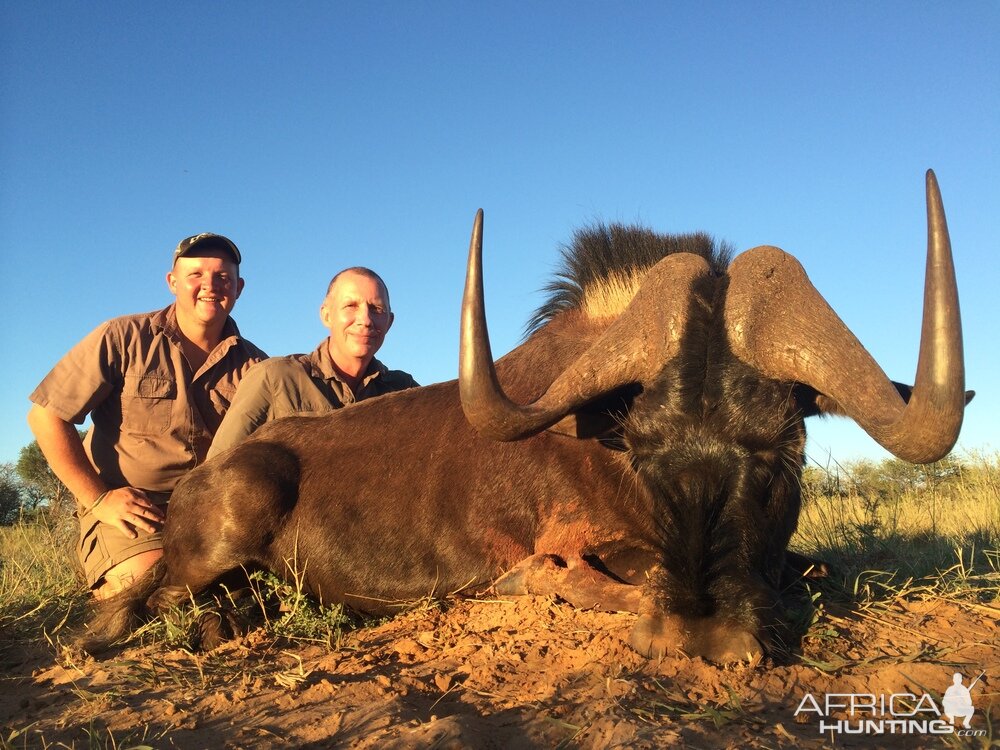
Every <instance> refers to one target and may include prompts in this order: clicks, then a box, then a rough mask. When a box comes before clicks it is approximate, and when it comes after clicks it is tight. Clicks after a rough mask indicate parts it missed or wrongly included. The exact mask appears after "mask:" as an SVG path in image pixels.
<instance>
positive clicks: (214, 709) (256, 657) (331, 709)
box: [0, 597, 1000, 749]
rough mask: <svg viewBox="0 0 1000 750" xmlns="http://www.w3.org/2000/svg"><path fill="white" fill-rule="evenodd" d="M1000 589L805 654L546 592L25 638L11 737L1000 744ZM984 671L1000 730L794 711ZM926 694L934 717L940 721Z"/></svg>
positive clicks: (829, 623)
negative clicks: (179, 645)
mask: <svg viewBox="0 0 1000 750" xmlns="http://www.w3.org/2000/svg"><path fill="white" fill-rule="evenodd" d="M996 606H997V603H994V606H983V605H968V604H959V603H956V602H952V601H948V600H942V599H935V600H932V601H929V602H916V603H906V602H899V603H897V604H895V605H893V606H891V607H889V608H888V609H885V610H874V611H872V610H869V611H853V612H852V611H849V610H845V611H838V612H836V613H833V612H829V611H821V612H820V613H819V619H818V621H817V622H816V623H815V624H814V625H813V626H812V627H811V628H810V630H809V634H808V635H807V636H806V638H805V639H804V640H803V643H802V648H801V651H800V652H799V653H798V654H796V655H795V656H794V657H793V659H792V660H791V662H790V663H786V664H774V663H771V662H769V661H765V662H763V663H761V664H756V665H748V664H742V665H735V666H729V667H717V666H714V665H711V664H708V663H706V662H704V661H702V660H701V659H693V660H692V659H687V658H684V657H682V656H678V657H677V658H667V659H664V660H662V661H658V662H651V661H646V660H645V659H643V658H641V657H640V656H639V655H638V654H636V653H635V652H633V651H632V650H631V649H629V648H628V646H627V645H626V644H625V640H624V639H625V638H626V636H627V634H628V631H629V629H630V627H631V625H632V623H633V622H634V615H627V614H609V613H601V612H593V611H580V610H575V609H573V608H571V607H569V606H567V605H564V604H560V603H556V602H553V601H552V600H549V599H545V598H537V597H522V598H519V599H517V600H514V601H472V600H457V601H449V602H446V603H444V604H441V605H432V606H429V607H427V608H424V609H421V610H415V611H410V612H407V613H404V614H402V615H399V616H397V617H395V618H394V619H392V620H389V621H388V622H385V623H384V624H382V625H379V626H377V627H370V628H364V629H360V630H357V631H354V632H351V633H349V634H348V635H347V636H346V637H345V638H344V640H343V642H342V643H341V645H340V647H339V648H337V649H334V650H331V649H330V648H328V647H327V646H326V645H311V644H302V643H292V644H289V643H288V642H284V643H282V642H280V641H276V640H275V639H274V638H273V637H272V636H270V635H268V634H266V633H265V632H264V631H262V630H257V631H253V632H251V633H250V634H249V635H246V636H244V637H242V638H240V639H237V640H235V641H232V642H230V643H227V644H226V645H224V646H222V647H220V648H219V649H217V650H216V651H214V652H211V653H207V654H192V653H189V652H187V651H184V650H169V649H167V648H165V647H164V646H162V645H150V646H142V647H133V648H128V649H126V650H124V651H120V652H117V653H114V654H112V655H110V656H109V657H106V658H105V659H103V660H100V661H95V660H93V659H90V658H89V657H86V658H84V657H80V656H74V655H73V653H72V652H71V651H70V650H62V651H59V650H58V649H56V648H53V647H50V646H48V645H46V644H44V642H42V643H40V644H37V645H34V646H29V647H25V646H23V645H22V646H20V647H16V648H15V647H12V646H10V645H8V648H6V649H4V650H3V655H2V662H0V670H2V671H3V673H4V677H5V678H4V680H3V694H2V697H0V727H2V728H3V729H2V737H0V748H7V747H53V746H57V747H58V746H67V747H77V748H87V747H115V748H118V749H122V748H127V747H135V746H138V745H147V746H150V747H155V748H169V747H178V748H270V747H302V748H310V747H314V748H325V747H358V748H425V747H427V748H430V747H433V748H536V747H542V748H549V747H551V748H555V747H567V748H572V747H581V748H612V747H620V748H663V747H692V748H744V747H751V748H785V747H788V748H791V747H806V748H808V747H879V748H882V747H886V748H889V747H901V748H902V747H905V748H919V747H942V746H952V747H989V746H990V745H989V742H990V740H989V739H988V737H989V736H991V735H992V736H998V737H1000V697H998V685H1000V673H998V672H1000V635H998V630H997V623H996V619H995V618H996V616H997V613H998V609H997V608H996ZM983 670H986V672H987V674H986V676H985V677H983V678H982V679H981V680H980V681H979V682H978V683H977V684H976V685H975V686H974V687H973V689H972V694H971V695H972V698H973V701H974V704H975V708H976V712H975V715H974V716H973V719H972V724H971V727H972V729H973V730H974V731H978V732H980V733H982V732H986V733H987V737H983V736H979V737H971V738H968V737H958V736H957V735H947V736H945V737H943V738H942V737H937V736H932V735H930V734H923V733H920V732H914V733H908V734H898V733H897V734H888V733H886V734H883V735H877V734H871V733H866V734H850V735H848V734H843V733H838V732H836V731H834V732H830V731H827V732H824V733H821V727H820V717H819V716H818V715H817V713H816V712H815V711H802V712H800V713H799V715H798V716H796V715H795V714H796V709H797V707H799V706H800V704H801V702H802V701H803V698H804V697H805V696H806V694H807V693H808V694H811V695H812V696H813V697H814V698H815V699H816V701H817V703H818V704H819V705H820V706H822V705H824V701H825V699H826V697H827V694H830V693H858V694H872V695H875V696H882V695H884V696H886V699H887V700H888V696H889V695H891V694H899V693H912V694H913V695H914V696H917V697H918V698H917V700H918V702H919V700H920V698H919V696H922V695H923V694H924V693H925V692H926V693H929V694H930V695H931V696H932V698H933V700H935V701H937V705H938V706H940V705H941V703H940V697H941V694H942V693H943V692H944V690H945V689H946V688H947V687H948V686H949V685H951V683H952V675H953V674H954V673H955V672H956V671H957V672H960V673H962V674H964V676H965V678H966V679H965V684H968V683H969V681H970V680H972V679H973V678H975V676H976V675H978V674H979V673H980V672H982V671H983ZM900 705H902V704H900ZM908 705H910V706H911V707H912V706H913V702H912V700H911V701H910V702H909V704H908ZM923 705H924V709H923V710H920V711H918V712H917V713H916V714H915V718H918V719H937V718H938V717H937V716H936V715H935V714H933V713H932V712H929V709H928V708H927V704H926V702H925V703H924V704H923ZM845 717H846V714H843V713H841V714H838V715H831V716H829V717H827V719H826V720H827V721H828V722H831V723H836V722H837V721H838V719H839V718H845ZM858 718H862V717H860V716H858V715H856V716H855V717H854V724H856V723H857V719H858ZM864 718H872V717H871V715H868V716H866V717H864ZM881 718H884V717H881ZM854 724H852V725H851V726H854ZM838 726H839V725H838ZM109 730H110V734H109ZM12 733H13V734H14V735H15V736H13V737H12ZM5 741H6V742H7V743H8V744H4V742H5ZM60 743H61V745H60ZM998 746H1000V742H998Z"/></svg>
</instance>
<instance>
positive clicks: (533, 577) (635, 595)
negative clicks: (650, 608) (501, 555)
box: [493, 554, 641, 612]
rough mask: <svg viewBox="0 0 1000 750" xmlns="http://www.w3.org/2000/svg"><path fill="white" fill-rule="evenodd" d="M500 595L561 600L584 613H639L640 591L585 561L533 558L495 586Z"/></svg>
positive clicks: (549, 557) (571, 558)
mask: <svg viewBox="0 0 1000 750" xmlns="http://www.w3.org/2000/svg"><path fill="white" fill-rule="evenodd" d="M493 588H494V590H495V591H496V592H497V593H498V594H503V595H508V596H518V595H523V594H535V595H538V596H557V597H559V598H560V599H563V600H565V601H567V602H569V603H570V604H572V605H573V606H574V607H580V608H581V609H603V610H608V611H619V612H638V611H639V602H640V598H641V596H640V587H639V586H632V585H630V584H627V583H621V582H620V581H616V580H615V579H614V578H611V577H609V576H608V575H606V574H604V573H602V572H601V571H599V570H597V569H596V568H594V567H593V566H592V565H591V564H590V563H588V562H587V561H586V560H584V559H583V558H582V557H567V558H566V559H565V560H564V559H563V558H561V557H558V556H557V555H544V554H542V555H532V556H531V557H528V558H526V559H524V560H522V561H521V562H519V563H518V564H517V565H515V566H514V567H513V568H511V569H510V570H508V571H507V572H506V573H504V574H503V575H502V576H500V578H498V579H497V580H496V581H495V582H494V584H493Z"/></svg>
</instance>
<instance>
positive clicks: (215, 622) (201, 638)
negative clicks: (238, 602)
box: [196, 612, 239, 651]
mask: <svg viewBox="0 0 1000 750" xmlns="http://www.w3.org/2000/svg"><path fill="white" fill-rule="evenodd" d="M238 632H239V628H238V627H237V623H236V621H235V619H234V618H233V616H232V615H231V614H230V613H228V612H226V613H219V612H206V613H204V614H203V615H202V616H201V617H199V618H198V642H197V644H196V646H197V647H198V648H199V649H200V650H202V651H212V650H213V649H216V648H218V647H219V646H221V645H222V644H223V643H225V642H226V641H229V640H232V639H233V638H235V637H236V635H237V634H238Z"/></svg>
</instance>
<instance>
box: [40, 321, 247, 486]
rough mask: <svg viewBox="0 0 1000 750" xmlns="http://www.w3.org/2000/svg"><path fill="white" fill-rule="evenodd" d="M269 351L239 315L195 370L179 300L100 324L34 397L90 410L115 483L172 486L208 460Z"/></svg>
mask: <svg viewBox="0 0 1000 750" xmlns="http://www.w3.org/2000/svg"><path fill="white" fill-rule="evenodd" d="M266 357H267V355H266V354H264V352H263V351H261V350H260V349H258V348H257V347H256V346H254V345H253V344H252V343H250V342H249V341H247V340H246V339H244V338H243V337H242V336H240V332H239V329H238V328H237V327H236V323H235V322H234V321H233V319H232V318H230V319H228V320H227V321H226V326H225V328H224V329H223V333H222V340H221V341H220V342H219V344H218V346H216V347H215V349H213V350H212V351H211V352H210V353H209V355H208V359H206V360H205V363H204V364H203V365H202V366H201V367H200V368H198V370H197V371H196V372H192V370H191V367H190V365H189V364H188V362H187V359H186V358H185V357H184V353H183V350H182V347H181V334H180V329H179V328H178V325H177V314H176V310H175V307H174V305H171V306H170V307H167V308H165V309H163V310H159V311H157V312H152V313H142V314H138V315H126V316H123V317H120V318H115V319H113V320H109V321H108V322H106V323H104V324H102V325H100V326H98V327H97V328H96V329H95V330H94V331H93V332H91V333H90V334H89V335H88V336H87V337H86V338H84V339H83V340H82V341H81V342H80V343H78V344H77V345H76V346H74V347H73V348H72V349H71V350H70V351H69V353H67V354H66V356H65V357H63V358H62V359H61V360H60V361H59V362H58V363H57V364H56V366H55V367H54V368H53V369H52V371H51V372H50V373H49V374H48V375H46V376H45V379H44V380H42V382H41V383H40V384H39V386H38V388H36V389H35V390H34V392H33V393H32V394H31V396H30V397H29V398H30V399H31V400H32V401H33V402H35V403H36V404H38V405H40V406H44V407H46V408H47V409H50V410H51V411H52V412H53V413H54V414H56V415H57V416H59V417H60V418H61V419H63V420H65V421H67V422H73V423H75V424H82V423H83V421H84V419H85V418H86V416H87V415H88V414H90V415H91V418H92V420H93V427H92V428H91V429H90V430H89V431H88V432H87V437H86V438H85V440H84V449H85V451H86V453H87V456H88V458H89V459H90V461H91V463H92V464H93V466H94V469H95V470H96V471H97V473H98V475H99V476H100V477H101V479H102V481H104V482H105V483H106V484H107V485H108V486H109V487H112V488H115V487H123V486H130V487H137V488H139V489H143V490H150V491H153V492H169V491H171V490H172V489H173V487H174V485H175V484H177V482H178V480H179V479H180V478H181V477H182V476H183V475H184V474H185V473H186V472H188V471H190V470H191V469H193V468H194V467H195V466H196V465H197V464H199V463H200V462H201V461H203V460H204V459H205V456H206V455H207V453H208V448H209V445H210V444H211V442H212V437H213V436H214V435H215V432H216V430H218V428H219V425H220V424H221V423H222V418H223V415H224V414H225V413H226V410H227V409H228V408H229V405H230V403H231V401H232V399H233V397H234V395H235V393H236V386H237V385H238V383H239V382H240V379H241V378H242V377H243V375H244V373H246V372H247V370H248V369H249V368H250V366H251V365H252V364H254V363H256V362H259V361H261V360H263V359H265V358H266Z"/></svg>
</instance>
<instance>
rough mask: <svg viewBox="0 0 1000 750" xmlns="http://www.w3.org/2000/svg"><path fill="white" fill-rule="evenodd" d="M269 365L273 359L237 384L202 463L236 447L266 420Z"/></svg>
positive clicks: (253, 368)
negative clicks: (231, 400) (234, 393)
mask: <svg viewBox="0 0 1000 750" xmlns="http://www.w3.org/2000/svg"><path fill="white" fill-rule="evenodd" d="M272 362H274V360H264V361H263V362H259V363H258V364H256V365H254V366H253V367H251V368H250V369H249V370H248V371H247V374H246V375H245V376H244V378H243V379H242V380H241V381H240V384H239V387H237V389H236V395H235V396H233V402H232V403H231V404H230V405H229V409H228V410H226V416H224V417H223V418H222V424H220V425H219V429H218V431H217V432H216V433H215V437H213V438H212V445H211V446H210V447H209V449H208V455H207V456H206V457H205V460H208V459H211V458H213V457H214V456H217V455H218V454H220V453H224V452H225V451H227V450H229V449H230V448H232V447H234V446H236V445H239V444H240V443H242V442H243V441H244V440H246V439H247V438H248V437H249V436H250V435H251V434H253V433H254V432H255V431H256V430H257V428H258V427H260V426H261V425H262V424H264V423H265V422H267V421H268V419H269V417H270V413H271V399H272V397H271V389H270V385H269V383H270V380H269V378H268V370H269V368H270V367H272V365H271V364H269V363H272Z"/></svg>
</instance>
